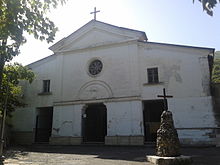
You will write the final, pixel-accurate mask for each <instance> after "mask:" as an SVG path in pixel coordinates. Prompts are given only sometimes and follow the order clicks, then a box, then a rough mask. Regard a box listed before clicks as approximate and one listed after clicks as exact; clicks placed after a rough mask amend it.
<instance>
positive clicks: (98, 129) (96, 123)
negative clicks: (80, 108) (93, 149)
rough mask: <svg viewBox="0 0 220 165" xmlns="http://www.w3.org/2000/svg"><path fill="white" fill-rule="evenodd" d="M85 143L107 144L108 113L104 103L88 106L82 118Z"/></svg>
mask: <svg viewBox="0 0 220 165" xmlns="http://www.w3.org/2000/svg"><path fill="white" fill-rule="evenodd" d="M82 118H83V119H82V121H83V123H82V124H83V125H82V133H83V142H84V143H85V142H93V143H94V142H105V136H106V134H107V112H106V106H105V105H104V104H102V103H99V104H88V105H87V107H86V109H85V110H84V112H83V116H82Z"/></svg>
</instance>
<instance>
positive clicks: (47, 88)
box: [43, 80, 50, 93]
mask: <svg viewBox="0 0 220 165" xmlns="http://www.w3.org/2000/svg"><path fill="white" fill-rule="evenodd" d="M43 92H45V93H46V92H50V80H43Z"/></svg>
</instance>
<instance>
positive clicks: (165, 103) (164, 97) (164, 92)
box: [157, 88, 173, 111]
mask: <svg viewBox="0 0 220 165" xmlns="http://www.w3.org/2000/svg"><path fill="white" fill-rule="evenodd" d="M157 97H163V104H164V110H165V111H168V104H167V98H171V97H173V96H169V95H166V90H165V88H163V95H157Z"/></svg>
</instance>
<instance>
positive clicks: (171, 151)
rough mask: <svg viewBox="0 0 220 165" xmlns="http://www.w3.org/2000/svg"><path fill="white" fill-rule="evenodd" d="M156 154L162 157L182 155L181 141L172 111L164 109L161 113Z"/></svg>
mask: <svg viewBox="0 0 220 165" xmlns="http://www.w3.org/2000/svg"><path fill="white" fill-rule="evenodd" d="M156 155H157V156H161V157H173V156H179V155H180V142H179V138H178V134H177V131H176V129H175V127H174V124H173V117H172V113H171V112H170V111H163V113H162V115H161V125H160V128H159V129H158V131H157V146H156Z"/></svg>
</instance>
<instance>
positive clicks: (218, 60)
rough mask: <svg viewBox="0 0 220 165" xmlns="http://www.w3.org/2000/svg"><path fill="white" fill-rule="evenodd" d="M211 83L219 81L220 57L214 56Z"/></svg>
mask: <svg viewBox="0 0 220 165" xmlns="http://www.w3.org/2000/svg"><path fill="white" fill-rule="evenodd" d="M212 83H220V58H216V59H215V61H214V66H213V72H212Z"/></svg>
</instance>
